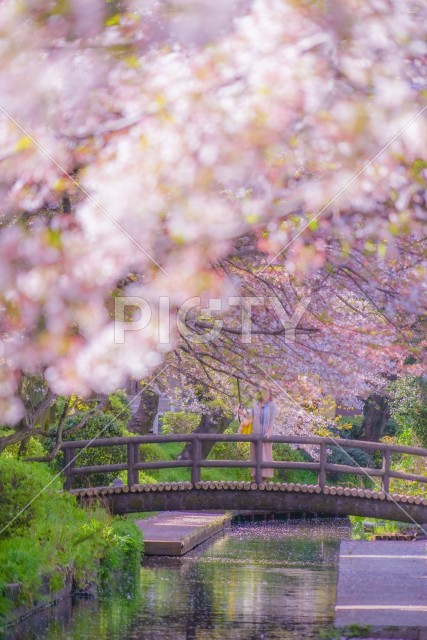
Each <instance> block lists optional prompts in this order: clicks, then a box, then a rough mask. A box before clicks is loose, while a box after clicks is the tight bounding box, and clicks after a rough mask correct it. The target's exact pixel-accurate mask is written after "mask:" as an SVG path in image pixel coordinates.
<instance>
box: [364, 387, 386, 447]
mask: <svg viewBox="0 0 427 640" xmlns="http://www.w3.org/2000/svg"><path fill="white" fill-rule="evenodd" d="M363 414H364V418H363V423H362V440H369V441H370V442H378V441H379V440H380V439H381V438H382V436H383V435H384V429H385V427H386V424H387V421H388V419H389V418H390V407H389V404H388V399H387V398H386V397H385V396H382V395H380V394H378V393H374V394H372V395H371V396H369V398H368V399H367V400H366V402H365V406H364V407H363Z"/></svg>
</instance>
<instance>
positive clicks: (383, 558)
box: [335, 540, 427, 628]
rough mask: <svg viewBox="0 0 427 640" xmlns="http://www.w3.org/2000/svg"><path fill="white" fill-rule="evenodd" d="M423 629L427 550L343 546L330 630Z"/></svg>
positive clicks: (402, 545)
mask: <svg viewBox="0 0 427 640" xmlns="http://www.w3.org/2000/svg"><path fill="white" fill-rule="evenodd" d="M353 623H356V624H370V625H372V626H374V627H390V626H394V627H418V628H422V627H427V545H426V543H425V542H423V541H415V542H394V541H393V542H392V541H378V542H377V541H373V542H369V541H361V540H354V541H348V540H346V541H343V542H342V543H341V549H340V560H339V577H338V590H337V602H336V615H335V625H336V626H337V627H342V626H346V625H349V624H353Z"/></svg>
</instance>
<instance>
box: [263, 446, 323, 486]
mask: <svg viewBox="0 0 427 640" xmlns="http://www.w3.org/2000/svg"><path fill="white" fill-rule="evenodd" d="M273 460H277V461H284V460H289V461H291V462H312V461H313V458H312V457H311V455H310V454H309V453H307V451H305V450H304V449H292V448H291V447H290V446H289V445H288V444H275V445H274V446H273ZM275 477H276V479H277V482H299V483H306V484H317V474H315V473H313V472H312V471H304V470H301V471H299V470H297V469H295V470H294V469H277V470H276V471H275Z"/></svg>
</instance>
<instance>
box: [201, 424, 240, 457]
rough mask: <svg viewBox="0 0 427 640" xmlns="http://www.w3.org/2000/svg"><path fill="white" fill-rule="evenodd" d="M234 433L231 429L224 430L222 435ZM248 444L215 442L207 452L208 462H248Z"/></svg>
mask: <svg viewBox="0 0 427 640" xmlns="http://www.w3.org/2000/svg"><path fill="white" fill-rule="evenodd" d="M232 433H235V432H234V429H233V428H230V427H229V428H228V429H225V431H224V434H232ZM249 453H250V444H249V442H216V443H215V444H214V446H213V447H212V449H211V450H210V452H209V456H208V458H209V460H249Z"/></svg>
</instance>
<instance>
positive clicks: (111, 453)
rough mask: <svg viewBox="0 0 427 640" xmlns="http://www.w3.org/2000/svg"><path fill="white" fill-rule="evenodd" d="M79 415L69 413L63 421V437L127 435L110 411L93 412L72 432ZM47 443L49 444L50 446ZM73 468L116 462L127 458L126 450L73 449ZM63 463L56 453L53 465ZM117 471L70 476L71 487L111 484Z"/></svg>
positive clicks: (116, 447) (66, 438)
mask: <svg viewBox="0 0 427 640" xmlns="http://www.w3.org/2000/svg"><path fill="white" fill-rule="evenodd" d="M81 419H82V416H81V414H76V415H73V416H70V417H69V418H67V419H66V421H65V432H67V431H69V430H71V432H70V431H69V433H66V436H65V438H64V440H66V441H75V440H91V439H92V438H115V437H122V436H126V435H129V433H128V432H127V430H126V422H125V421H122V420H120V419H118V418H116V417H115V415H114V413H112V412H110V411H106V412H99V413H95V414H93V415H92V416H91V417H90V418H89V419H88V421H87V422H86V424H85V425H84V426H83V427H81V428H79V429H76V430H75V431H73V427H76V426H77V425H78V424H79V422H80V421H81ZM52 444H53V443H52V442H51V446H52ZM76 454H77V456H78V457H77V459H76V463H75V466H76V467H86V466H89V467H91V466H94V465H103V464H119V463H125V462H126V461H127V449H126V447H125V446H123V445H121V446H114V447H88V448H87V449H85V450H80V451H76ZM62 465H63V454H62V453H61V454H60V455H59V456H57V458H56V460H55V468H56V469H60V468H61V467H62ZM118 475H119V472H103V473H90V474H87V475H78V476H75V477H74V479H73V487H76V488H77V487H96V486H98V487H99V486H106V485H109V484H111V482H112V481H113V480H114V478H117V477H118Z"/></svg>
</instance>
